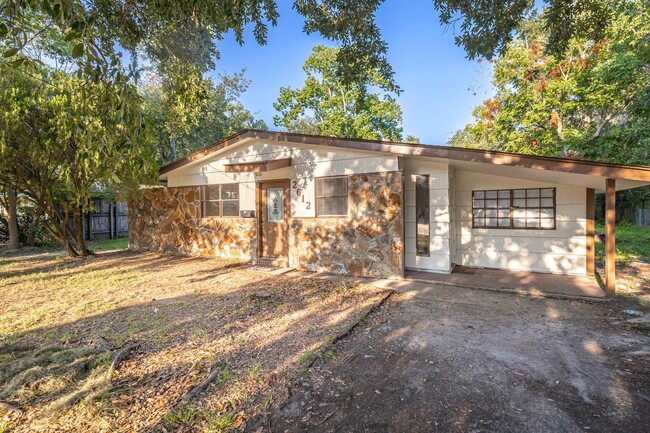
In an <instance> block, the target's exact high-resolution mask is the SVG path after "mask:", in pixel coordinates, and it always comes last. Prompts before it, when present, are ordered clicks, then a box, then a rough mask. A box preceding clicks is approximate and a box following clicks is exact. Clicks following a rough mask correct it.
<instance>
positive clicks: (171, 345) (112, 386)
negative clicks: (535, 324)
mask: <svg viewBox="0 0 650 433" xmlns="http://www.w3.org/2000/svg"><path fill="white" fill-rule="evenodd" d="M387 293H388V292H387V291H386V290H383V289H375V288H373V287H369V286H364V285H363V284H359V283H345V282H334V281H323V280H314V279H306V278H302V277H299V276H291V275H276V274H274V273H270V272H269V271H268V270H265V269H263V268H259V267H253V266H250V265H246V264H243V263H241V262H237V261H228V260H219V259H213V258H190V257H175V256H165V255H159V254H138V253H132V252H128V251H113V252H104V253H101V254H98V255H97V256H94V257H91V258H88V259H77V260H70V259H66V258H65V257H63V256H61V255H60V254H59V253H52V252H50V253H42V252H38V251H23V252H20V253H18V254H2V255H0V432H5V433H6V432H26V431H47V432H50V431H70V432H102V431H118V432H147V431H215V432H218V431H224V430H233V429H243V428H245V426H246V422H247V420H248V419H249V418H250V417H251V416H254V415H256V414H258V413H260V412H262V411H265V410H268V408H269V407H272V406H273V405H274V404H276V402H278V401H283V400H285V399H286V398H287V395H286V390H287V387H286V384H287V383H290V382H291V381H292V380H293V379H294V378H296V377H301V376H304V375H305V374H306V367H307V366H309V365H311V363H312V362H313V361H314V359H315V358H316V357H317V356H318V355H319V354H321V353H323V352H324V351H325V350H326V347H327V345H328V344H329V343H330V342H331V341H333V340H334V339H336V337H337V336H338V335H339V334H341V333H343V332H346V331H347V330H348V329H349V328H350V326H352V325H353V324H355V323H357V322H358V321H359V319H360V317H363V316H364V315H365V314H366V313H367V311H368V310H369V309H370V308H372V307H373V306H374V305H376V304H378V303H379V302H381V300H382V299H383V298H384V297H385V296H386V295H387ZM201 385H205V386H204V387H201ZM197 387H198V388H197Z"/></svg>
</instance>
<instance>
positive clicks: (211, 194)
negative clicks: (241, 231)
mask: <svg viewBox="0 0 650 433" xmlns="http://www.w3.org/2000/svg"><path fill="white" fill-rule="evenodd" d="M201 215H202V216H203V218H206V217H236V216H239V184H238V183H227V184H223V185H206V186H203V187H202V188H201Z"/></svg>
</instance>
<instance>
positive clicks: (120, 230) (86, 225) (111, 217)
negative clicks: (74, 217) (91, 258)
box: [71, 199, 129, 241]
mask: <svg viewBox="0 0 650 433" xmlns="http://www.w3.org/2000/svg"><path fill="white" fill-rule="evenodd" d="M94 202H95V206H94V209H93V210H91V211H90V212H88V213H87V214H85V215H84V219H83V230H84V234H85V238H86V240H89V241H94V240H102V239H113V238H125V237H127V236H128V235H129V226H128V220H127V216H126V210H127V207H126V203H114V202H108V201H104V200H101V199H94ZM71 225H72V226H74V223H73V222H72V221H71Z"/></svg>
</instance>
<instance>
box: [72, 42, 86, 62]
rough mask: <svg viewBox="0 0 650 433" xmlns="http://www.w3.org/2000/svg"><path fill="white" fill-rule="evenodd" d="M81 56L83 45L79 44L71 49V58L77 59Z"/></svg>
mask: <svg viewBox="0 0 650 433" xmlns="http://www.w3.org/2000/svg"><path fill="white" fill-rule="evenodd" d="M83 54H84V44H83V42H79V43H78V44H76V45H75V46H74V48H73V49H72V58H73V59H78V58H79V57H81V56H83Z"/></svg>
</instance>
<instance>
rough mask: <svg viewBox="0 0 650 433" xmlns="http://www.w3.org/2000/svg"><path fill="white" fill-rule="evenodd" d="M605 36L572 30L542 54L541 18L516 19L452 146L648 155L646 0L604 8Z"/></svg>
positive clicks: (630, 158)
mask: <svg viewBox="0 0 650 433" xmlns="http://www.w3.org/2000/svg"><path fill="white" fill-rule="evenodd" d="M612 10H613V12H612V16H611V19H610V24H609V27H608V28H607V29H605V31H604V32H605V37H606V39H605V41H604V42H599V43H596V42H594V40H593V39H591V38H585V37H574V38H572V39H570V40H569V41H568V45H567V56H566V57H565V56H559V57H558V56H553V55H548V54H546V53H547V52H548V51H549V50H548V44H550V43H551V42H550V41H549V33H548V31H547V30H545V29H544V23H545V21H544V19H543V18H536V19H534V20H531V21H530V22H527V23H526V25H525V26H524V27H523V29H524V30H522V31H524V33H523V34H522V37H521V38H520V39H516V40H514V41H513V42H512V43H510V44H509V45H508V48H507V49H506V51H505V52H504V53H503V54H502V55H501V56H499V57H498V58H497V59H496V61H495V63H494V75H493V86H494V88H495V95H494V96H493V97H492V98H491V99H489V100H487V101H485V102H484V104H483V105H482V106H479V107H477V108H476V109H475V111H474V117H475V119H476V121H475V122H473V123H471V124H469V125H467V126H466V127H465V128H464V129H463V130H461V131H458V132H457V133H456V135H455V136H454V138H453V139H452V141H451V142H452V144H453V145H457V146H468V147H482V148H489V149H497V150H508V151H514V152H522V153H534V154H542V155H551V156H568V157H584V158H588V159H592V160H600V161H607V162H618V163H626V164H647V161H648V160H650V126H648V125H650V105H649V104H648V102H647V101H649V100H650V74H649V73H648V72H647V66H646V65H648V64H650V49H648V48H647V47H648V46H649V45H650V4H648V3H647V2H644V1H643V0H627V1H624V2H621V4H620V5H618V6H617V7H616V8H613V9H612Z"/></svg>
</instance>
